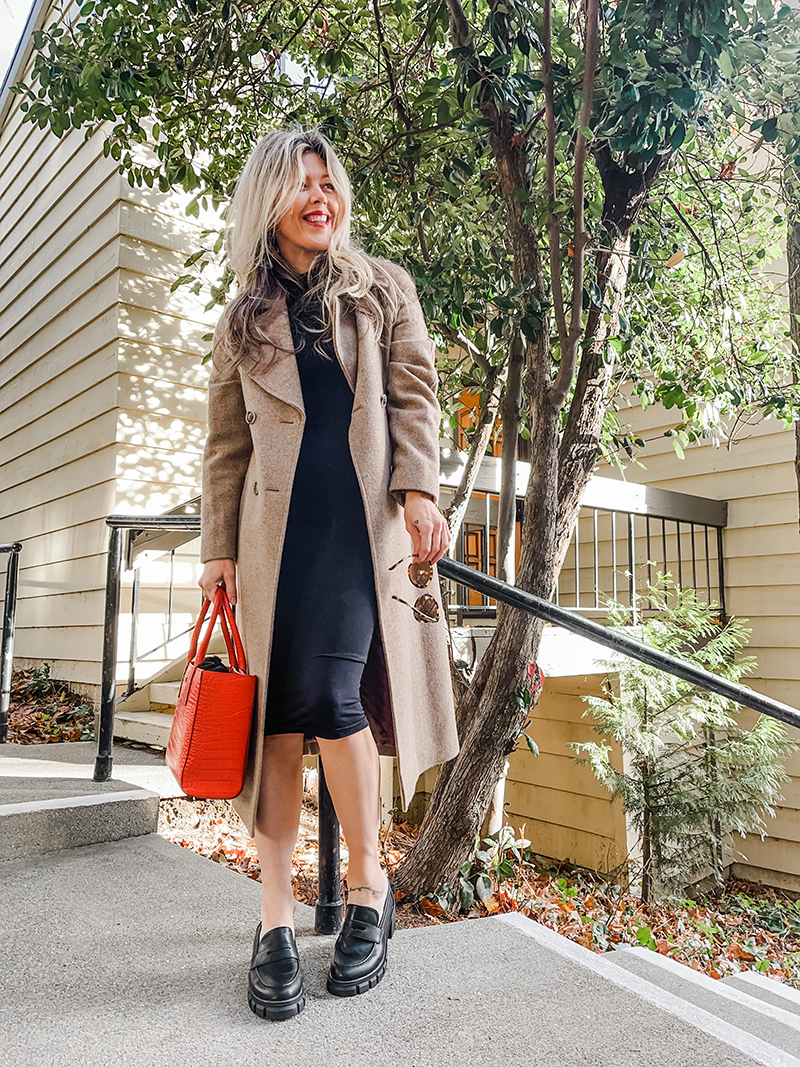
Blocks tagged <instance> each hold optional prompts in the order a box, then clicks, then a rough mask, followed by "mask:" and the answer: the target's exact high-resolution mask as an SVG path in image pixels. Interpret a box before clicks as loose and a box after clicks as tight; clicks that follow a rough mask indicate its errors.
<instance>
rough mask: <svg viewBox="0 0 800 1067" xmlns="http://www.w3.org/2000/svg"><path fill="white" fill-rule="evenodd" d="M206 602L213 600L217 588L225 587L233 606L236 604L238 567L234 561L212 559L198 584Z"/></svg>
mask: <svg viewBox="0 0 800 1067" xmlns="http://www.w3.org/2000/svg"><path fill="white" fill-rule="evenodd" d="M197 584H198V585H199V586H200V588H201V589H202V590H203V596H204V597H205V598H206V600H213V599H214V597H215V596H216V595H217V587H218V586H220V585H221V586H223V587H224V589H225V592H226V593H227V594H228V600H230V602H231V604H235V603H236V565H235V563H234V562H233V560H232V559H210V560H208V562H207V563H206V565H205V567H204V568H203V573H202V574H201V575H200V579H199V581H198V583H197Z"/></svg>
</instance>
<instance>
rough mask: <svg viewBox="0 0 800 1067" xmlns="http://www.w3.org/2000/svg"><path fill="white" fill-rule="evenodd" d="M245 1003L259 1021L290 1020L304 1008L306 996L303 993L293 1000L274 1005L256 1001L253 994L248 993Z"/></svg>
mask: <svg viewBox="0 0 800 1067" xmlns="http://www.w3.org/2000/svg"><path fill="white" fill-rule="evenodd" d="M247 1003H248V1004H249V1005H250V1010H251V1011H252V1012H253V1013H254V1014H256V1015H258V1017H259V1018H261V1019H292V1018H293V1017H294V1016H295V1015H299V1014H300V1012H301V1011H302V1010H303V1008H304V1007H305V1006H306V995H305V993H300V995H299V996H297V997H295V998H294V999H293V1000H289V1001H284V1002H283V1003H277V1004H276V1003H272V1002H270V1003H264V1002H263V1001H260V1000H256V998H255V997H254V996H253V994H252V993H251V992H249V991H248V993H247Z"/></svg>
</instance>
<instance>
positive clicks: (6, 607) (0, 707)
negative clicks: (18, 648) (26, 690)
mask: <svg viewBox="0 0 800 1067" xmlns="http://www.w3.org/2000/svg"><path fill="white" fill-rule="evenodd" d="M0 551H2V552H8V553H9V557H8V570H7V571H6V598H5V601H4V602H3V643H2V649H0V743H2V744H4V743H5V740H6V737H7V736H8V709H9V708H10V706H11V674H12V668H13V665H14V620H15V618H16V614H17V579H18V576H19V554H20V552H21V551H22V545H21V544H20V543H19V541H12V542H11V544H8V545H2V546H0Z"/></svg>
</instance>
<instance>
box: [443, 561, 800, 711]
mask: <svg viewBox="0 0 800 1067" xmlns="http://www.w3.org/2000/svg"><path fill="white" fill-rule="evenodd" d="M437 566H438V569H439V573H440V574H441V575H442V576H443V577H445V578H452V579H453V580H454V581H458V582H460V583H461V584H462V585H469V586H471V587H472V588H473V589H477V590H478V591H479V592H481V593H486V594H487V595H489V596H491V597H494V598H495V600H501V601H502V602H503V603H504V604H508V605H510V606H511V607H513V608H519V609H520V610H521V611H526V612H527V613H528V614H529V615H534V616H535V617H536V618H537V619H543V620H544V621H545V622H550V623H553V624H554V625H555V626H561V627H563V628H564V629H565V630H570V631H571V632H572V633H574V634H579V635H580V636H581V637H587V638H588V639H589V640H590V641H595V642H597V644H599V645H605V647H606V648H610V649H612V650H613V651H614V652H621V653H622V654H623V655H625V656H630V657H631V659H638V660H640V661H641V662H642V663H647V664H649V666H651V667H657V668H658V670H660V671H664V672H665V673H667V674H674V675H675V676H676V677H677V678H682V679H683V681H685V682H691V683H692V684H693V685H698V686H700V687H701V688H702V689H707V690H709V692H711V693H718V694H719V695H720V696H723V697H725V698H726V699H728V700H733V701H735V703H737V704H742V705H743V706H744V707H746V708H752V709H753V711H759V712H761V713H762V714H763V715H769V716H770V717H771V718H773V719H780V720H781V722H785V723H787V724H788V725H789V726H796V727H797V728H798V729H800V711H798V710H797V709H796V708H791V707H789V705H788V704H782V703H781V702H780V701H779V700H773V699H772V698H771V697H767V696H764V695H763V694H761V693H756V692H754V691H753V690H752V689H748V688H747V686H744V685H737V684H736V683H735V682H729V681H728V680H727V678H720V677H719V675H716V674H712V673H711V672H710V671H706V670H703V668H702V667H696V666H695V665H694V664H693V663H689V662H688V661H687V660H683V659H679V658H678V657H677V656H671V655H669V653H667V652H662V651H661V650H660V649H657V648H653V647H652V646H651V645H645V644H643V642H641V641H637V640H635V639H634V638H633V637H628V636H627V635H626V634H623V633H620V631H619V630H618V629H615V628H614V627H612V626H604V625H602V624H601V623H597V622H592V621H591V619H585V618H584V617H583V616H582V615H577V614H576V613H575V612H574V611H568V610H567V609H566V608H562V607H559V605H558V604H553V603H551V602H550V601H549V600H543V599H542V598H541V597H538V596H534V595H533V594H532V593H526V592H525V591H524V590H523V589H517V588H516V587H515V586H513V585H507V584H506V582H501V581H500V580H499V579H498V578H492V577H491V575H488V574H481V573H480V571H474V570H472V568H471V567H467V566H465V565H464V564H463V563H458V562H457V561H456V560H453V559H448V558H447V557H445V558H444V559H441V560H439V563H438V564H437Z"/></svg>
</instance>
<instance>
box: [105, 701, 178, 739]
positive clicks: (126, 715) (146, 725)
mask: <svg viewBox="0 0 800 1067" xmlns="http://www.w3.org/2000/svg"><path fill="white" fill-rule="evenodd" d="M172 719H173V712H168V711H126V710H125V709H124V708H118V709H117V711H116V713H115V715H114V737H121V738H123V739H124V740H126V741H141V742H143V743H144V744H146V745H159V746H160V747H161V748H166V747H167V741H168V740H169V731H170V727H171V726H172Z"/></svg>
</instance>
